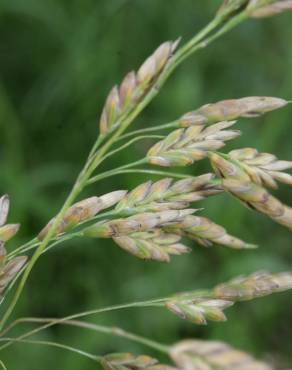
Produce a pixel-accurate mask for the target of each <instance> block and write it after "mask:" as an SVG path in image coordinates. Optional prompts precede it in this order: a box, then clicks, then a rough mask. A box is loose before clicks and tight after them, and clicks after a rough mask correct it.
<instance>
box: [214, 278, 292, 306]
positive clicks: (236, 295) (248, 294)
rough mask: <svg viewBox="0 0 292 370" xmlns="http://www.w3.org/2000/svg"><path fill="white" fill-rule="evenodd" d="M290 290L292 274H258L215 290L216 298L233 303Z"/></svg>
mask: <svg viewBox="0 0 292 370" xmlns="http://www.w3.org/2000/svg"><path fill="white" fill-rule="evenodd" d="M289 289H292V273H289V272H284V273H279V274H270V273H268V272H257V273H254V274H252V275H249V276H240V277H238V278H235V279H233V280H231V281H230V282H228V283H225V284H220V285H218V286H217V287H216V288H215V289H214V296H215V297H216V298H218V299H227V300H231V301H247V300H251V299H254V298H258V297H264V296H267V295H270V294H273V293H278V292H283V291H285V290H289Z"/></svg>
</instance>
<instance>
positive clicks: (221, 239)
mask: <svg viewBox="0 0 292 370" xmlns="http://www.w3.org/2000/svg"><path fill="white" fill-rule="evenodd" d="M167 230H173V231H175V232H176V233H181V234H182V235H185V236H187V237H188V238H190V239H192V240H195V241H196V242H197V243H199V244H200V245H202V246H204V247H210V246H212V245H213V244H219V245H224V246H226V247H229V248H233V249H254V248H256V246H255V245H253V244H248V243H246V242H244V241H242V240H240V239H238V238H236V237H234V236H231V235H229V234H228V233H227V231H226V230H225V229H224V228H223V227H222V226H220V225H217V224H215V223H214V222H213V221H211V220H209V219H208V218H206V217H199V216H192V215H190V216H187V217H186V218H185V219H184V220H183V221H182V222H181V223H180V224H177V225H175V226H170V227H168V228H167Z"/></svg>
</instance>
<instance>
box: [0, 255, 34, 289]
mask: <svg viewBox="0 0 292 370" xmlns="http://www.w3.org/2000/svg"><path fill="white" fill-rule="evenodd" d="M2 253H3V249H2ZM0 258H1V252H0ZM26 261H27V257H26V256H19V257H15V258H13V259H12V260H11V261H9V262H7V263H5V262H3V261H2V266H1V264H0V295H1V293H2V292H3V291H4V290H5V288H6V287H7V285H8V284H9V283H10V282H11V281H12V280H13V279H14V277H15V276H16V275H17V274H18V272H19V271H20V270H21V269H22V267H23V266H24V265H25V263H26Z"/></svg>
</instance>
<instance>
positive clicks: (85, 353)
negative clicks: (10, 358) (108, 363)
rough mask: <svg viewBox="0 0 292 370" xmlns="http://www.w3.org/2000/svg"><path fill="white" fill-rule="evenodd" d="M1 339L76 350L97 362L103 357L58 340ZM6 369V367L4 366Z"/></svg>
mask: <svg viewBox="0 0 292 370" xmlns="http://www.w3.org/2000/svg"><path fill="white" fill-rule="evenodd" d="M0 341H1V342H4V341H5V342H6V341H7V342H9V343H14V342H18V343H27V344H39V345H43V346H50V347H57V348H61V349H65V350H67V351H70V352H74V353H77V354H79V355H81V356H83V357H87V358H89V359H90V360H93V361H95V362H100V361H101V359H102V357H101V356H96V355H93V354H91V353H89V352H85V351H83V350H81V349H78V348H75V347H71V346H67V345H66V344H61V343H57V342H49V341H44V340H25V339H18V338H0ZM4 369H6V368H5V367H4Z"/></svg>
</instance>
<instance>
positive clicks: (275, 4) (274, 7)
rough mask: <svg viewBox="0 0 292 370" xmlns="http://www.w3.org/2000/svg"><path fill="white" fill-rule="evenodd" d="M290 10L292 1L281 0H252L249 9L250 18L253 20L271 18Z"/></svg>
mask: <svg viewBox="0 0 292 370" xmlns="http://www.w3.org/2000/svg"><path fill="white" fill-rule="evenodd" d="M259 5H261V6H259ZM289 9H292V1H291V0H280V1H277V0H274V1H271V0H270V1H263V0H250V5H249V7H248V8H247V10H248V11H249V14H250V16H251V17H253V18H265V17H271V16H274V15H276V14H279V13H282V12H285V11H286V10H289Z"/></svg>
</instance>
